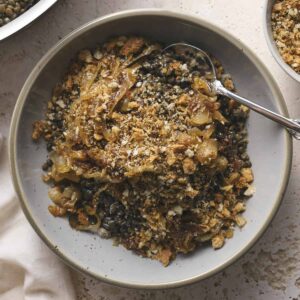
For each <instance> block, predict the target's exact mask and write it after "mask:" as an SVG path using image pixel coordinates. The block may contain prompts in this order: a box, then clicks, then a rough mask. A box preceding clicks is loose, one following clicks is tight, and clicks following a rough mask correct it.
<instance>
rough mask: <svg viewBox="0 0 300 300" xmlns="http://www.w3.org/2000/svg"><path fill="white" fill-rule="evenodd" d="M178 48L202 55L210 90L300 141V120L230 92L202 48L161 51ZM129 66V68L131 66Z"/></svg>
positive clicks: (176, 44) (175, 45)
mask: <svg viewBox="0 0 300 300" xmlns="http://www.w3.org/2000/svg"><path fill="white" fill-rule="evenodd" d="M176 47H181V48H182V47H184V48H187V49H189V50H191V49H192V50H196V51H197V52H199V53H201V58H202V59H203V61H204V62H205V63H206V64H207V66H208V67H209V68H210V71H211V74H212V79H211V81H210V82H208V84H209V86H210V88H211V89H212V91H213V92H215V93H216V94H220V95H223V96H226V97H229V98H231V99H234V100H236V101H237V102H239V103H241V104H243V105H245V106H247V107H249V108H250V109H252V110H254V111H256V112H257V113H259V114H261V115H263V116H265V117H267V118H268V119H271V120H272V121H274V122H277V123H279V124H280V125H282V126H284V127H285V128H286V129H287V130H288V132H289V133H290V134H291V135H292V136H293V137H294V138H295V139H297V140H300V120H294V119H289V118H286V117H284V116H282V115H280V114H278V113H276V112H273V111H271V110H269V109H267V108H265V107H263V106H261V105H259V104H256V103H254V102H252V101H250V100H248V99H246V98H243V97H241V96H239V95H236V94H235V93H233V92H231V91H229V90H228V89H226V88H225V87H224V86H223V84H222V83H221V81H219V80H218V79H217V75H216V70H215V66H214V64H213V62H212V61H211V59H210V57H209V56H208V54H207V53H206V52H205V51H203V50H201V49H200V48H198V47H196V46H193V45H189V44H186V43H175V44H171V45H169V46H167V47H165V48H164V49H163V50H161V53H163V52H165V51H167V50H170V49H171V48H176ZM151 52H152V51H149V53H145V54H144V55H143V54H142V55H141V56H139V57H137V59H135V60H134V61H132V62H130V64H129V65H132V64H134V63H135V62H136V61H137V60H139V59H141V58H143V57H145V56H148V55H150V53H151ZM129 65H128V66H129Z"/></svg>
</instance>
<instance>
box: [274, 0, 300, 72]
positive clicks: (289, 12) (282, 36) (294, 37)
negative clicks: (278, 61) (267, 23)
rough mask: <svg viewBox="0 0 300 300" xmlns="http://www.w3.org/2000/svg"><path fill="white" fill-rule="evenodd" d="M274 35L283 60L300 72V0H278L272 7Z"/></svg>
mask: <svg viewBox="0 0 300 300" xmlns="http://www.w3.org/2000/svg"><path fill="white" fill-rule="evenodd" d="M272 31H273V37H274V40H275V43H276V46H277V48H278V51H279V53H280V55H281V56H282V58H283V60H284V61H285V62H286V63H287V64H288V65H289V66H290V67H291V68H292V69H293V70H294V71H295V72H296V73H298V74H300V1H299V0H276V1H275V3H274V6H273V9H272Z"/></svg>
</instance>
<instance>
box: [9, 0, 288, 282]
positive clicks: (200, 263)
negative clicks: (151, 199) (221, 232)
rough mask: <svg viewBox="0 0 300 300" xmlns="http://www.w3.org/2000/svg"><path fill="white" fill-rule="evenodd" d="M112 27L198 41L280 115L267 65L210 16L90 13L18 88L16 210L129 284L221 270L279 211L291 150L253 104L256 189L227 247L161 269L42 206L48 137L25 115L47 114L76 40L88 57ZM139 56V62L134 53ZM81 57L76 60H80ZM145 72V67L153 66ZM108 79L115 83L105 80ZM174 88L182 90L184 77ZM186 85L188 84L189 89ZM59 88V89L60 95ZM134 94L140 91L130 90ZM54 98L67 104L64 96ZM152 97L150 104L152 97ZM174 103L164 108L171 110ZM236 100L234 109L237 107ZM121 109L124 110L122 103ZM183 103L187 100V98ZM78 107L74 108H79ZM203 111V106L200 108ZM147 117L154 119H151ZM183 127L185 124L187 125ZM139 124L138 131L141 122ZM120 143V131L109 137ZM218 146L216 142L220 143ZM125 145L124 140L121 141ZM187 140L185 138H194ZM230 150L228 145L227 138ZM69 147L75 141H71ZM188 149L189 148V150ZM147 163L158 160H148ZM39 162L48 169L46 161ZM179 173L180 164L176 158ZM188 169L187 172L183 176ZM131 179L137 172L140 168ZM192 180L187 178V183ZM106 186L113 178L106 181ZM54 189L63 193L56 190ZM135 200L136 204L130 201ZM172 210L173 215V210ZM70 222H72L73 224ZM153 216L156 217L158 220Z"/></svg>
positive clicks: (80, 262)
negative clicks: (35, 132) (37, 133)
mask: <svg viewBox="0 0 300 300" xmlns="http://www.w3.org/2000/svg"><path fill="white" fill-rule="evenodd" d="M37 5H38V4H37ZM150 25H151V26H150ZM116 36H126V37H130V36H131V37H132V36H139V37H145V38H146V39H147V40H149V41H160V42H161V43H163V45H169V44H172V43H174V42H178V40H180V41H185V42H187V43H189V44H192V45H195V46H197V47H200V48H201V49H203V50H205V51H206V52H207V53H210V54H211V55H212V56H213V57H216V58H218V60H219V61H220V63H218V64H219V67H220V68H221V65H222V68H223V69H224V70H225V71H226V73H225V74H230V75H231V78H232V80H230V77H229V75H226V76H225V77H224V75H223V79H224V80H225V79H226V77H227V78H228V82H229V83H230V82H231V81H232V82H234V86H235V88H236V90H237V91H239V92H240V93H241V94H242V95H244V96H245V97H247V98H249V99H256V102H257V103H259V104H261V105H262V106H265V107H268V108H270V109H272V110H273V111H277V112H279V113H281V114H287V110H286V107H285V104H284V100H283V98H282V95H281V93H280V91H279V89H278V87H277V85H276V83H275V82H274V79H273V78H272V76H271V75H270V73H269V72H268V71H267V70H266V68H265V67H264V65H263V64H262V63H261V62H260V60H259V59H258V58H257V57H256V55H255V54H254V53H252V52H251V51H250V50H249V49H248V48H247V47H246V46H245V45H243V44H242V43H241V42H239V41H238V40H237V39H235V38H234V37H232V36H231V35H230V34H228V33H227V32H225V31H224V30H222V29H220V28H218V27H215V26H214V25H212V24H210V23H207V22H206V21H205V20H201V19H199V18H194V17H191V16H187V15H183V14H178V13H174V12H167V11H160V10H135V11H128V12H122V13H117V14H113V15H110V16H106V17H104V18H99V19H97V20H95V21H93V22H90V23H88V24H87V25H84V26H83V27H81V28H79V29H77V30H76V31H74V32H73V33H72V34H71V35H69V36H68V37H66V38H64V39H63V40H61V41H60V43H59V44H57V45H56V46H55V47H54V48H52V49H51V50H50V51H49V52H48V53H47V54H46V55H45V56H44V57H43V58H42V59H41V61H40V62H39V63H38V64H37V66H36V67H35V68H34V70H33V71H32V73H31V74H30V75H29V77H28V79H27V81H26V83H25V85H24V87H23V89H22V91H21V93H20V96H19V99H18V101H17V104H16V108H15V111H14V115H13V118H12V126H11V132H10V161H11V166H12V177H13V182H14V185H15V188H16V191H17V193H18V196H19V198H20V202H21V204H22V207H23V210H24V212H25V214H26V216H27V218H28V220H29V221H30V223H31V224H32V226H33V228H34V229H35V230H36V232H37V233H38V234H39V235H40V237H41V238H42V239H43V240H44V241H45V243H46V244H47V245H48V246H49V247H50V248H51V249H52V250H53V251H54V252H55V253H56V254H57V255H59V256H60V257H61V258H62V259H63V260H64V261H65V262H66V263H68V264H69V265H71V266H73V267H74V268H76V269H78V270H80V271H82V272H85V273H87V274H89V275H91V276H94V277H95V278H98V279H100V280H103V281H106V282H108V283H112V284H117V285H122V286H126V287H136V288H169V287H178V286H181V285H184V284H189V283H192V282H196V281H197V280H200V279H203V278H206V277H208V276H210V275H212V274H214V273H216V272H218V271H221V270H222V269H224V268H225V267H226V266H228V265H229V264H231V263H232V262H233V261H235V260H236V259H237V258H238V257H240V256H241V255H242V254H243V253H245V252H246V251H247V250H248V249H249V248H250V247H251V246H252V245H253V244H254V243H255V241H257V239H258V238H259V237H260V236H261V235H262V233H263V232H264V230H265V229H266V228H267V226H268V224H269V223H270V221H271V219H272V217H273V216H274V214H275V213H276V211H277V208H278V206H279V204H280V202H281V199H282V196H283V194H284V191H285V187H286V185H287V182H288V178H289V172H290V164H291V153H292V148H291V137H290V135H289V134H288V133H287V132H286V131H285V130H281V128H280V127H279V126H278V125H277V124H275V123H273V122H270V121H269V120H267V119H266V118H264V117H262V116H260V115H258V114H256V113H250V114H249V116H248V118H247V115H248V112H245V116H243V119H242V120H243V121H242V122H241V126H242V127H243V126H245V128H246V131H247V132H248V137H247V139H248V141H249V143H248V147H247V153H248V154H249V157H250V158H251V164H252V166H251V169H252V170H253V174H254V176H255V181H254V185H255V188H256V192H255V193H254V194H253V196H252V197H251V199H249V201H247V208H246V210H245V211H244V212H243V218H244V219H246V220H247V224H246V225H245V226H244V227H242V228H241V229H240V228H239V227H238V226H236V227H235V230H234V235H233V237H232V238H229V239H226V243H225V245H224V247H222V248H221V249H220V250H217V251H216V250H214V249H213V248H212V247H211V245H210V244H211V242H209V243H206V244H202V245H201V247H197V248H195V250H193V251H192V252H190V253H189V254H186V255H182V254H178V255H177V257H176V259H175V260H174V261H173V262H171V263H170V264H169V265H168V267H166V268H163V267H162V265H161V263H160V262H159V261H157V260H156V259H145V258H143V257H141V256H140V255H136V254H135V253H134V252H133V251H128V250H127V249H125V248H124V247H122V246H120V247H113V246H112V245H113V241H112V240H111V239H103V238H100V237H98V236H97V235H96V234H92V233H89V232H83V231H81V230H74V229H73V228H71V226H69V222H68V219H67V218H66V217H56V218H54V217H53V215H51V214H50V213H49V211H48V209H47V208H48V206H49V205H53V202H52V201H51V200H50V199H49V195H48V193H49V187H48V186H47V185H46V184H44V183H43V182H41V177H42V176H43V175H44V172H43V171H42V169H41V166H42V165H43V164H44V163H45V159H46V157H47V155H48V154H49V153H48V151H47V143H45V142H44V141H43V139H41V141H40V142H39V143H34V142H33V141H32V124H33V123H34V122H35V121H37V120H45V118H47V116H45V113H46V112H47V107H48V103H49V100H50V99H52V98H53V87H55V85H56V84H57V83H59V82H61V83H64V82H65V79H64V78H65V75H66V70H67V69H68V65H69V64H70V60H72V59H74V58H75V59H76V57H77V56H76V55H77V54H78V53H80V51H81V50H82V49H90V52H91V54H92V61H94V57H93V55H94V52H93V51H91V50H92V49H96V48H97V45H103V44H104V43H105V42H107V41H108V40H109V39H110V38H112V37H116ZM150 44H151V42H150ZM168 55H171V57H172V55H173V54H172V53H169V54H168ZM88 56H89V55H88ZM96 56H97V54H96ZM97 57H98V56H97ZM153 58H154V57H153ZM157 58H158V57H157ZM146 61H147V60H144V62H143V63H146ZM185 61H186V59H185ZM140 63H142V62H141V61H140ZM216 63H217V62H216ZM85 64H86V63H83V65H85ZM188 64H189V63H187V66H186V67H187V68H188ZM180 65H182V62H180ZM183 65H184V63H183ZM153 66H154V64H153ZM131 67H133V66H131ZM186 67H183V69H186ZM148 68H149V67H148ZM183 71H184V70H183ZM180 72H181V70H180ZM149 73H151V72H150V70H149ZM221 73H222V72H221ZM221 73H220V74H221ZM150 76H154V77H153V78H157V77H156V76H158V77H159V74H156V73H155V74H153V75H151V74H150ZM221 78H222V75H221ZM175 79H176V78H175ZM160 80H162V78H161V79H160ZM70 82H71V81H70ZM138 82H139V81H136V82H135V83H134V86H133V87H132V88H133V90H135V91H137V92H138V91H141V89H142V85H141V86H140V87H139V85H140V84H139V83H138ZM174 85H175V82H173V83H170V89H171V88H172V90H175V88H174V87H173V86H174ZM113 86H114V84H113V85H112V86H111V88H113ZM179 87H180V86H179ZM180 88H181V89H184V85H183V86H181V87H180ZM190 90H193V88H192V89H190ZM193 91H194V93H199V95H200V97H202V98H203V97H204V98H205V99H210V100H212V99H211V98H212V97H211V96H210V95H206V94H205V89H203V90H202V91H201V90H200V91H199V90H198V89H196V90H193ZM58 92H59V91H58ZM147 92H151V91H150V90H149V91H147ZM185 93H186V92H185ZM201 95H204V96H201ZM61 96H62V95H61ZM189 96H190V97H192V96H193V95H190V94H189ZM205 96H206V97H205ZM64 97H66V96H65V95H64ZM207 97H208V98H207ZM149 98H151V97H149ZM176 98H177V97H176ZM130 99H131V98H130ZM62 100H63V99H62ZM124 100H125V99H124ZM134 100H137V99H135V98H134ZM87 101H88V100H87ZM183 102H184V101H183ZM208 102H210V101H208ZM215 102H219V103H220V105H221V106H220V107H219V108H218V107H215V106H214V105H213V108H214V109H213V110H212V111H210V114H211V113H212V112H213V111H214V110H215V109H216V111H219V112H220V113H221V114H222V115H223V117H224V118H226V119H227V118H228V119H227V121H228V123H225V128H226V126H227V125H226V124H230V123H231V122H232V120H231V117H230V116H227V114H226V110H225V111H223V108H222V106H223V105H224V107H226V106H227V105H228V99H226V98H224V97H217V100H216V101H215ZM58 103H60V104H61V105H62V106H64V101H62V103H61V102H58ZM129 103H130V102H129ZM129 103H128V104H129ZM197 103H198V102H197ZM78 104H79V103H78ZM122 104H124V103H122V101H121V102H120V103H119V105H120V106H121V107H122V106H123V105H122ZM131 105H133V104H130V105H129V106H128V109H131V110H130V111H129V112H128V113H127V114H128V116H125V113H124V115H123V116H122V117H129V115H133V114H134V113H137V112H138V109H141V108H140V106H139V107H138V108H134V106H135V105H133V106H132V107H130V106H131ZM147 105H148V104H147ZM149 105H151V101H150V103H149ZM79 106H80V105H79ZM172 106H173V105H171V107H170V108H169V109H170V112H171V109H172ZM121 107H119V106H116V107H115V109H114V110H113V112H116V113H120V109H121ZM237 107H238V108H239V106H237ZM123 108H124V109H125V108H126V105H124V107H123ZM169 109H168V112H169ZM183 109H185V108H184V106H183ZM76 112H77V111H76ZM79 112H80V110H78V113H79ZM145 113H146V112H145ZM100 115H101V114H100ZM171 115H172V114H170V116H171ZM238 115H239V114H238ZM101 116H102V115H101ZM155 116H156V115H155ZM155 116H154V117H155ZM204 116H207V115H205V114H204ZM246 118H247V119H246ZM140 120H141V119H140ZM196 120H197V122H198V120H202V117H201V119H198V118H197V119H196ZM141 121H143V120H141ZM163 121H165V120H163ZM245 121H246V125H245ZM182 122H187V120H186V121H185V120H183V121H181V123H180V124H179V125H184V123H182ZM112 123H113V124H111V125H114V126H116V125H117V126H126V124H121V123H120V122H117V120H115V121H114V120H112ZM211 123H213V125H215V126H221V127H223V125H222V124H221V123H220V122H219V121H218V120H217V119H213V118H212V122H211ZM70 124H71V123H70ZM218 124H219V125H218ZM57 125H59V124H57ZM149 125H150V126H154V125H152V124H149ZM207 125H208V124H207ZM188 126H190V125H189V124H187V127H188ZM203 126H204V125H203ZM205 126H206V125H205ZM196 127H197V126H196ZM139 128H140V129H143V130H144V127H143V126H140V127H139ZM74 129H75V128H74ZM108 129H112V126H111V128H110V127H108ZM208 129H209V128H207V130H208ZM114 130H115V129H114ZM184 130H185V129H184ZM199 130H200V131H201V134H202V130H204V131H206V129H205V127H204V128H201V126H200V127H199ZM117 131H118V130H116V131H115V132H117ZM177 131H178V129H177ZM105 132H106V131H105ZM192 132H193V131H192ZM196 132H198V133H199V135H200V132H199V131H198V130H195V132H194V133H196ZM75 133H76V131H75ZM103 133H104V131H103ZM108 133H109V134H108V135H106V136H107V137H110V136H111V134H110V131H109V132H108ZM111 133H112V132H111ZM198 133H197V134H198ZM216 133H217V131H214V134H216ZM170 134H172V135H173V134H175V133H173V132H172V133H170ZM135 136H136V137H137V136H138V133H137V134H136V133H135ZM196 136H197V135H196ZM158 137H159V136H158ZM174 137H175V135H174ZM96 138H98V136H96ZM197 138H198V137H197ZM159 140H160V139H159ZM100 141H101V139H100ZM100 141H99V143H100ZM117 142H118V140H116V143H117ZM142 142H143V141H142ZM171 144H172V143H171ZM217 144H218V142H217ZM107 145H111V146H113V145H114V142H112V141H109V143H107ZM220 145H222V142H220ZM50 146H51V149H50ZM52 146H53V145H49V150H51V151H53V150H52ZM167 146H168V145H166V147H167ZM217 146H218V147H219V144H218V145H217ZM122 147H125V145H123V146H122ZM189 147H192V145H191V146H189ZM123 149H124V148H123ZM217 149H218V151H217V157H216V160H219V158H220V157H221V156H224V154H222V153H221V149H220V148H217ZM233 149H235V148H234V147H233ZM74 150H76V147H75V149H74ZM77 151H78V150H77ZM104 151H105V150H104ZM191 151H194V150H192V149H191ZM191 151H187V152H186V151H184V152H182V153H179V154H177V153H176V155H175V170H177V169H178V170H179V161H180V162H181V163H183V160H184V159H183V160H180V159H181V158H183V155H184V156H185V155H187V156H188V155H190V156H192V152H191ZM185 152H186V153H185ZM213 152H214V151H213ZM135 153H136V152H134V154H135ZM214 153H215V152H214ZM132 154H133V153H132ZM137 154H138V156H137V157H139V155H140V153H139V151H138V153H137ZM146 154H147V152H146V153H145V155H146ZM195 154H197V153H196V151H194V155H195ZM160 157H161V156H159V158H158V159H160ZM226 157H227V156H226ZM145 158H146V157H145ZM187 158H190V157H187ZM192 158H193V159H192V160H193V161H194V159H195V163H196V165H197V168H200V167H201V165H200V164H201V162H198V159H197V160H196V156H195V158H194V157H192ZM53 159H54V158H53ZM242 159H243V161H242V163H244V160H245V157H244V158H242ZM227 160H228V159H227ZM187 161H188V160H187ZM224 161H225V160H224ZM84 162H85V161H84ZM128 162H130V163H132V162H134V161H133V160H131V158H130V159H129V161H128ZM188 162H189V161H188ZM154 164H155V166H156V163H155V161H154ZM49 165H51V162H49ZM157 165H158V164H157ZM190 165H192V164H189V163H187V164H186V165H185V169H186V170H187V171H188V170H189V166H190ZM111 166H112V165H111ZM164 166H166V165H164ZM44 168H45V169H46V168H47V164H46V165H45V166H44ZM51 168H52V166H50V168H49V170H48V172H51ZM245 168H246V166H245ZM169 170H170V167H167V169H166V171H165V170H162V172H167V171H169ZM191 170H193V169H191ZM215 170H216V168H213V171H215ZM180 172H183V164H182V169H180ZM188 172H189V171H188ZM239 173H240V172H239ZM193 174H194V173H192V174H190V175H189V176H190V177H191V179H192V178H193V177H194V175H193ZM207 175H209V174H207ZM141 177H142V176H141ZM148 177H149V176H148ZM183 177H185V178H187V177H188V176H187V175H186V174H184V173H183ZM190 177H188V179H189V180H190ZM138 180H142V179H140V178H139V177H138ZM195 183H196V182H195ZM195 183H192V187H193V185H194V184H195ZM167 184H171V183H167ZM109 185H112V184H111V183H109ZM121 186H122V184H121ZM147 188H148V186H147V185H146V186H145V190H146V189H147ZM59 191H60V192H64V191H62V190H59ZM69 192H70V190H67V191H66V192H65V195H66V196H68V197H69ZM200 192H201V191H200ZM75 195H76V194H75ZM112 196H113V195H112ZM125 196H126V192H125ZM114 200H115V198H114ZM175 200H176V201H178V198H176V197H175ZM112 202H114V201H112ZM110 204H114V203H110ZM188 204H190V203H188ZM191 204H192V205H193V201H191ZM110 206H111V205H109V208H110ZM117 206H118V205H117ZM107 207H108V205H107ZM113 208H114V206H112V211H111V212H113ZM138 208H139V207H136V209H138ZM174 209H175V210H174ZM174 209H173V211H174V213H176V214H175V215H174V213H173V212H171V213H170V217H173V218H179V220H180V219H181V218H182V216H183V215H180V212H181V209H180V208H179V209H177V208H175V207H174ZM187 209H192V206H188V207H187ZM104 210H105V211H107V212H108V213H110V211H108V209H107V210H106V208H104ZM213 211H214V210H212V212H213ZM178 213H179V215H177V214H178ZM220 214H221V212H220ZM225 214H226V212H225ZM172 215H173V216H172ZM191 221H192V220H191ZM75 224H77V225H78V223H75ZM155 225H156V224H155ZM157 225H159V223H158V222H157ZM78 229H79V228H78ZM190 229H191V228H190ZM192 229H193V227H192ZM188 232H190V231H188ZM229 235H230V234H229ZM174 242H175V240H174ZM221 243H222V240H221ZM153 258H154V257H153ZM170 258H171V259H172V258H173V257H172V256H171V257H170Z"/></svg>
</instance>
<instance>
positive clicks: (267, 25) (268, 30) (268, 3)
mask: <svg viewBox="0 0 300 300" xmlns="http://www.w3.org/2000/svg"><path fill="white" fill-rule="evenodd" d="M275 1H276V0H265V6H264V20H263V22H264V24H263V27H264V33H265V38H266V41H267V44H268V47H269V49H270V51H271V53H272V55H273V57H274V58H275V60H276V61H277V63H278V64H279V65H280V67H281V68H282V69H283V70H284V71H285V72H286V73H287V74H288V75H290V76H291V77H292V78H293V79H295V80H296V81H298V82H300V74H298V73H297V72H295V71H294V70H293V69H292V68H291V67H290V66H289V65H288V64H287V63H286V62H285V61H284V60H283V58H282V57H281V55H280V53H279V51H278V49H277V46H276V44H275V41H274V38H273V32H272V25H271V16H272V8H273V5H274V3H275Z"/></svg>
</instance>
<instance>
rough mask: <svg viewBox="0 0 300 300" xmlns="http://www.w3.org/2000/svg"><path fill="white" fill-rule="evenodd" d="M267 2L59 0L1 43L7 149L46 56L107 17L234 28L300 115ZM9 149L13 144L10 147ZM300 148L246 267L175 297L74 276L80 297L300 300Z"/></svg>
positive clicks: (0, 107)
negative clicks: (177, 16) (268, 25)
mask: <svg viewBox="0 0 300 300" xmlns="http://www.w3.org/2000/svg"><path fill="white" fill-rule="evenodd" d="M263 3H264V1H263V0H251V1H246V0H243V1H241V0H201V1H199V0H185V1H178V0H165V1H162V0H148V1H147V0H143V1H142V0H116V1H115V0H107V1H100V0H85V1H84V0H80V1H78V0H59V1H58V3H57V4H56V5H55V6H54V7H53V8H52V9H51V10H50V11H48V12H47V13H46V14H44V15H43V16H42V17H41V18H40V19H38V20H37V21H36V22H35V23H34V24H33V25H31V26H30V27H29V28H27V29H25V30H23V31H22V32H19V33H18V34H16V35H14V36H13V37H11V38H9V39H7V40H5V41H4V42H2V43H0V66H1V67H0V128H1V132H2V134H3V136H4V141H5V144H6V142H7V140H6V137H7V134H8V128H9V122H10V118H11V113H12V110H13V106H14V104H15V101H16V98H17V96H18V94H19V91H20V89H21V87H22V85H23V84H24V82H25V80H26V77H27V75H28V74H29V72H30V71H31V69H32V68H33V66H34V65H35V63H36V62H37V61H38V60H39V59H40V58H41V57H42V55H43V54H44V53H45V52H46V51H47V49H49V47H51V46H53V45H54V44H55V43H56V42H58V41H59V40H60V39H61V37H63V36H64V35H66V34H68V33H69V32H71V31H72V30H73V29H75V28H77V27H78V26H80V25H82V24H84V23H86V22H87V21H90V20H92V19H94V18H96V17H99V16H102V15H104V14H107V13H111V12H116V11H120V10H124V9H132V8H147V7H156V8H167V9H173V10H179V11H182V12H186V13H193V14H196V15H197V16H199V17H202V18H205V19H207V20H210V21H211V22H213V23H215V24H217V25H219V26H222V27H223V28H226V29H227V30H228V31H229V32H231V33H233V34H234V35H235V36H237V37H238V38H239V39H240V40H242V41H243V42H244V43H246V44H247V45H248V46H249V47H250V48H252V50H253V51H255V52H256V53H257V55H258V56H259V57H260V58H261V59H262V60H263V61H264V62H265V64H266V66H267V67H268V68H269V69H270V70H271V72H272V73H273V75H274V76H275V78H276V81H277V83H278V84H279V86H280V88H281V91H282V93H283V95H284V97H285V99H286V102H287V105H288V108H289V111H290V114H291V115H292V116H293V117H297V116H298V117H300V85H299V84H298V83H296V82H295V81H293V80H292V79H290V78H289V77H288V76H287V75H286V74H285V73H284V72H283V71H282V70H281V69H280V67H279V66H278V65H277V64H276V62H275V60H274V59H273V58H272V56H271V54H270V52H269V50H268V48H267V45H266V42H265V39H264V35H263V31H262V22H263V16H262V6H263ZM5 146H6V145H5ZM299 176H300V142H298V143H296V142H295V143H294V158H293V168H292V174H291V179H290V183H289V186H288V189H287V193H286V195H285V198H284V201H283V204H282V206H281V208H280V210H279V213H278V214H277V216H276V217H275V219H274V221H273V222H272V224H271V226H270V227H269V229H268V230H267V232H266V233H265V234H264V236H263V237H262V239H261V240H260V241H259V242H258V243H257V244H256V245H255V246H254V247H253V248H252V249H251V250H250V251H249V252H248V253H247V254H246V255H245V256H244V257H243V258H242V259H240V260H239V261H238V262H236V263H234V264H233V265H232V266H230V267H229V268H227V269H226V270H225V271H223V272H222V273H220V274H217V275H215V276H213V277H211V278H209V279H207V280H205V281H202V282H200V283H197V284H194V285H192V286H189V287H185V288H179V289H175V290H168V291H164V290H163V291H142V290H128V289H124V288H117V287H113V286H110V285H107V284H102V283H99V282H97V281H95V280H93V279H90V278H88V277H86V276H84V275H82V274H79V273H76V272H72V274H73V278H74V281H75V282H76V289H77V293H78V298H79V299H91V300H93V299H103V300H104V299H109V300H121V299H132V300H134V299H137V300H139V299H145V300H150V299H151V300H163V299H166V300H168V299H172V300H177V299H188V300H189V299H300V235H299V232H300V218H299V215H300V203H299V198H300V185H299V179H298V178H299Z"/></svg>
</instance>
